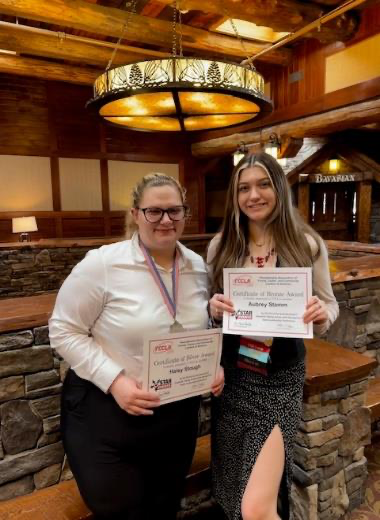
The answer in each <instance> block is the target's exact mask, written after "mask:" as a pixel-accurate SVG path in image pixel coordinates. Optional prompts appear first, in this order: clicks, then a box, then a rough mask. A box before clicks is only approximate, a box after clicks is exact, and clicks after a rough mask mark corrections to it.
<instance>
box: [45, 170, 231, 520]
mask: <svg viewBox="0 0 380 520" xmlns="http://www.w3.org/2000/svg"><path fill="white" fill-rule="evenodd" d="M131 214H132V217H133V220H134V222H135V223H136V225H137V232H136V233H135V234H134V235H133V237H132V239H131V240H126V241H123V242H118V243H116V244H112V245H107V246H103V247H101V248H100V249H97V250H93V251H90V252H89V253H88V254H87V256H86V257H85V259H84V260H82V262H80V263H79V264H78V265H77V266H76V267H75V268H74V269H73V271H72V273H71V275H70V276H69V277H68V278H67V279H66V281H65V282H64V284H63V286H62V288H61V290H60V292H59V294H58V297H57V302H56V306H55V309H54V312H53V315H52V318H51V320H50V339H51V344H52V347H53V348H55V349H56V350H57V352H58V353H59V354H60V355H61V356H62V357H63V358H64V359H65V360H66V361H67V362H68V363H69V365H70V367H71V368H70V370H69V372H68V374H67V377H66V379H65V382H64V385H63V394H62V423H61V427H62V434H63V442H64V447H65V450H66V453H67V456H68V460H69V463H70V467H71V469H72V471H73V474H74V476H75V478H76V481H77V484H78V487H79V490H80V492H81V494H82V496H83V498H84V500H85V502H86V503H87V505H88V506H89V508H90V509H91V510H92V511H93V513H94V514H95V518H96V519H99V520H100V519H102V520H106V519H107V520H115V519H123V520H152V519H153V518H154V519H155V520H174V519H175V517H176V512H177V509H178V506H179V500H180V497H181V493H182V489H183V484H184V479H185V476H186V474H187V471H188V469H189V466H190V463H191V459H192V457H193V453H194V448H195V442H196V436H197V428H198V408H199V398H197V397H196V398H189V399H185V400H183V401H178V402H175V403H170V404H166V405H163V406H160V402H159V398H158V397H157V395H156V394H155V393H154V392H152V391H145V390H142V389H141V385H140V376H141V371H142V355H143V338H144V336H148V337H149V336H151V337H154V336H157V335H160V334H166V333H168V332H169V331H179V330H196V329H204V328H207V324H208V312H207V304H208V279H207V270H206V267H205V264H204V261H203V259H202V258H201V257H200V256H199V255H197V254H196V253H194V252H193V251H191V250H189V249H187V248H186V247H184V246H183V245H182V244H180V243H179V242H178V239H179V237H180V236H181V234H182V232H183V230H184V226H185V218H186V216H187V215H188V209H187V206H186V205H185V192H184V190H183V189H182V187H181V186H180V184H179V183H178V182H177V181H176V180H175V179H173V178H171V177H168V176H166V175H163V174H151V175H147V176H145V177H144V178H143V179H142V180H141V182H139V183H138V184H137V186H136V187H135V188H134V190H133V208H132V210H131ZM223 379H224V378H223V371H222V370H221V371H220V374H219V377H218V378H217V380H216V381H215V383H214V385H213V389H212V390H213V393H214V394H215V395H219V394H220V393H221V391H222V388H223V384H224V380H223Z"/></svg>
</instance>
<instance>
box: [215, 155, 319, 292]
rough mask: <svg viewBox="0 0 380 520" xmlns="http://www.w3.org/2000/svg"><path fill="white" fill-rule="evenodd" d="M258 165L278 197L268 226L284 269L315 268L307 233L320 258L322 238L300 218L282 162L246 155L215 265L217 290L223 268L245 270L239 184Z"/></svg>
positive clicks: (233, 182) (235, 175)
mask: <svg viewBox="0 0 380 520" xmlns="http://www.w3.org/2000/svg"><path fill="white" fill-rule="evenodd" d="M253 166H258V167H260V168H262V169H263V170H264V171H265V172H266V173H267V175H268V177H269V179H270V181H271V183H272V187H273V190H274V192H275V195H276V207H275V209H274V210H273V213H272V214H271V216H270V218H269V220H268V222H267V227H268V229H269V231H270V233H271V236H272V239H273V241H274V244H275V248H276V252H277V255H278V258H279V261H280V264H281V265H282V266H289V267H311V266H312V262H313V255H312V252H311V249H310V246H309V242H308V241H307V238H306V236H305V233H307V234H309V235H311V236H312V237H313V238H314V239H315V241H316V243H317V246H318V250H317V252H316V254H315V255H314V256H315V257H317V256H318V255H319V244H320V241H321V238H320V236H319V235H318V233H316V232H315V231H314V230H313V229H312V228H311V227H310V226H309V225H308V224H306V223H305V222H304V220H303V219H302V217H301V216H300V215H299V213H298V210H297V208H295V207H294V205H293V202H292V192H291V189H290V186H289V183H288V181H287V179H286V176H285V174H284V171H283V169H282V168H281V166H280V165H279V164H278V162H277V161H276V160H275V159H274V158H273V157H272V156H271V155H268V154H266V153H264V152H263V153H259V154H257V155H246V156H244V157H243V158H242V159H241V161H240V162H239V163H238V164H237V166H236V167H235V169H234V171H233V172H232V176H231V179H230V184H229V187H228V191H227V200H226V207H225V212H224V218H223V224H222V228H221V232H220V240H219V242H218V244H217V247H216V251H215V255H214V257H213V258H212V259H211V260H210V265H211V266H212V273H213V280H212V286H213V291H214V292H217V291H219V290H221V288H222V287H223V268H224V267H241V266H243V264H244V262H245V257H246V254H247V249H248V243H249V228H248V217H247V216H246V215H245V214H244V213H243V212H241V211H240V207H239V203H238V184H239V180H240V174H241V172H242V171H243V170H245V169H246V168H252V167H253Z"/></svg>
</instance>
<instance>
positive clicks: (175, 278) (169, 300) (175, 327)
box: [139, 238, 185, 332]
mask: <svg viewBox="0 0 380 520" xmlns="http://www.w3.org/2000/svg"><path fill="white" fill-rule="evenodd" d="M139 244H140V248H141V251H142V252H143V255H144V257H145V260H146V263H147V264H148V268H149V271H150V274H151V275H152V276H153V280H154V281H155V282H156V285H157V286H158V288H159V289H160V292H161V296H162V299H163V300H164V303H165V305H166V307H167V309H168V311H169V312H170V314H171V316H172V318H173V320H174V321H173V323H172V324H171V325H170V332H182V331H183V330H185V329H184V328H183V327H182V325H181V324H180V323H179V322H178V321H177V319H176V314H177V301H178V287H179V251H178V249H176V252H175V256H174V259H173V269H172V288H173V290H172V292H173V297H171V296H170V294H169V292H168V290H167V288H166V285H165V284H164V282H163V280H162V278H161V275H160V273H159V271H158V269H157V266H156V264H155V263H154V260H153V258H152V256H151V255H150V253H149V251H148V250H147V248H146V247H145V245H144V244H143V243H142V241H141V240H140V238H139Z"/></svg>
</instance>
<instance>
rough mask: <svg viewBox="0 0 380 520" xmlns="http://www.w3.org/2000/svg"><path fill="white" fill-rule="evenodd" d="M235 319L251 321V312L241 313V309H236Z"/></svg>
mask: <svg viewBox="0 0 380 520" xmlns="http://www.w3.org/2000/svg"><path fill="white" fill-rule="evenodd" d="M235 319H236V320H251V319H252V311H243V310H241V309H238V310H237V311H236V312H235Z"/></svg>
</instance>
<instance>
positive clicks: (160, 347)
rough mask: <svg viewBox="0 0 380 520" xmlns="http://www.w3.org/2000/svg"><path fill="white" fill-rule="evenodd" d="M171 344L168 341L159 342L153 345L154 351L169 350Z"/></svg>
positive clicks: (170, 349)
mask: <svg viewBox="0 0 380 520" xmlns="http://www.w3.org/2000/svg"><path fill="white" fill-rule="evenodd" d="M171 351H172V346H171V344H170V343H161V344H160V345H156V346H155V347H154V352H171Z"/></svg>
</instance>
